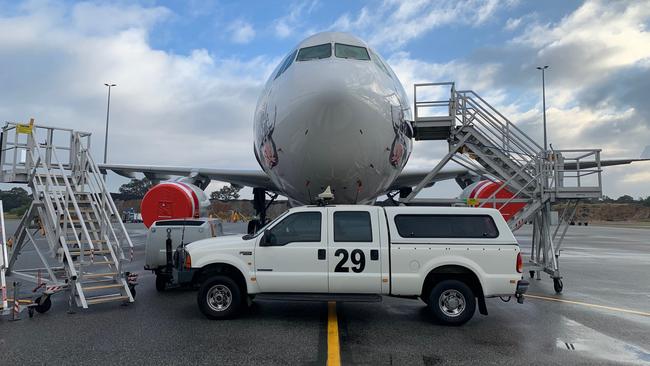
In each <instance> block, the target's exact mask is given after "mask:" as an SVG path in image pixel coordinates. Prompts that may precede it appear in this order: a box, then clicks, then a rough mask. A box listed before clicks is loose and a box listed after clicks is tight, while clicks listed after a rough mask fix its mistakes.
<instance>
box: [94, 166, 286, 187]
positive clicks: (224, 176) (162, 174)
mask: <svg viewBox="0 0 650 366" xmlns="http://www.w3.org/2000/svg"><path fill="white" fill-rule="evenodd" d="M99 170H101V171H102V173H103V172H105V171H107V170H111V171H113V172H115V173H116V174H118V175H121V176H123V177H127V178H135V173H143V174H144V175H145V176H146V177H147V178H149V179H151V180H165V179H170V178H171V177H172V176H181V177H182V176H190V175H192V174H200V175H203V176H206V177H208V178H210V179H212V180H216V181H219V182H227V183H231V184H235V185H238V186H246V187H253V188H264V189H266V190H267V191H272V192H277V191H278V187H276V186H275V184H273V182H271V179H269V176H268V175H266V173H264V172H263V171H261V170H238V169H211V168H191V167H177V166H155V165H131V164H99Z"/></svg>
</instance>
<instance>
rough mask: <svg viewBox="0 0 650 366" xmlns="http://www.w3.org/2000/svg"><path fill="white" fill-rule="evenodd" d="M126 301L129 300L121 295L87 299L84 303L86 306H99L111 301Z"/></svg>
mask: <svg viewBox="0 0 650 366" xmlns="http://www.w3.org/2000/svg"><path fill="white" fill-rule="evenodd" d="M128 299H129V297H128V296H124V295H122V294H114V295H110V296H97V297H87V298H86V303H87V304H88V305H94V304H101V303H104V302H111V301H126V300H128Z"/></svg>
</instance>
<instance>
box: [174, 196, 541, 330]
mask: <svg viewBox="0 0 650 366" xmlns="http://www.w3.org/2000/svg"><path fill="white" fill-rule="evenodd" d="M177 266H178V267H179V268H183V269H184V270H186V271H190V272H191V273H192V278H193V281H194V282H199V283H200V284H201V287H200V290H199V293H198V295H197V301H198V306H199V308H200V310H201V311H202V312H203V314H205V315H206V316H207V317H208V318H211V319H222V318H231V317H233V316H235V315H237V313H238V312H239V311H240V310H242V308H243V307H244V305H245V304H247V302H248V300H249V298H253V297H255V298H256V299H273V300H307V301H320V300H337V301H380V300H381V295H388V296H397V297H406V298H413V299H417V298H420V299H422V300H423V301H424V302H425V303H427V304H428V306H429V308H430V310H431V313H432V314H433V316H434V317H435V318H436V319H437V320H438V321H439V322H441V323H443V324H448V325H460V324H463V323H465V322H466V321H468V320H469V319H470V318H471V317H472V316H473V314H474V311H475V308H476V305H477V304H478V307H479V311H480V312H481V313H482V314H487V308H486V305H485V298H486V297H496V296H501V297H511V296H514V297H516V298H517V300H518V302H523V294H524V293H525V292H526V290H527V287H528V282H527V281H524V280H523V279H522V275H521V272H522V258H521V253H520V250H519V246H518V244H517V241H516V239H515V238H514V236H513V235H512V232H511V231H510V229H509V228H508V225H507V224H506V222H505V220H504V219H503V217H502V215H501V214H500V213H499V211H497V210H494V209H482V208H481V209H479V208H460V207H405V206H401V207H378V206H364V205H337V206H303V207H297V208H292V209H290V210H288V211H287V212H285V213H284V214H282V215H281V216H279V217H278V218H276V219H275V220H274V221H272V222H270V223H269V224H268V225H266V226H265V227H263V228H262V229H261V230H260V231H259V232H258V233H257V234H254V235H244V236H243V237H237V236H226V237H222V238H212V239H206V240H201V241H198V242H195V243H192V244H189V245H187V246H185V248H184V249H183V250H182V252H181V253H179V256H178V261H177Z"/></svg>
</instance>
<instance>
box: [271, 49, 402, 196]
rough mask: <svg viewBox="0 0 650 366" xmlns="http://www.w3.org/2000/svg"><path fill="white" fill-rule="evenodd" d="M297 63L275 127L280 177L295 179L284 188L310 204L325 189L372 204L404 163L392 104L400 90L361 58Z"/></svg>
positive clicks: (285, 85)
mask: <svg viewBox="0 0 650 366" xmlns="http://www.w3.org/2000/svg"><path fill="white" fill-rule="evenodd" d="M296 66H297V67H296V69H295V71H294V72H293V73H292V74H291V75H290V78H289V79H288V80H286V81H284V82H285V84H284V85H283V86H282V89H283V90H289V92H287V94H286V95H285V96H284V100H283V101H282V102H279V103H283V104H284V105H286V106H287V107H286V108H283V110H284V112H285V113H286V114H282V113H279V114H278V116H277V121H278V122H277V124H276V129H280V128H281V129H282V131H283V132H282V134H275V136H277V139H276V141H275V143H276V145H277V146H278V148H279V164H278V166H277V167H276V168H277V174H278V175H280V176H281V175H283V174H284V175H285V177H284V178H286V179H284V180H283V182H284V183H285V184H289V182H292V183H293V184H294V186H292V187H284V188H285V189H286V190H293V191H295V192H296V193H300V194H302V195H303V197H304V202H310V201H312V200H313V198H314V197H315V196H316V195H317V194H318V193H321V192H322V191H323V190H324V189H325V188H326V187H327V186H331V188H332V190H333V193H334V196H335V198H334V202H335V203H338V202H348V203H350V202H356V203H363V202H368V200H369V199H372V198H374V197H375V196H376V195H378V194H381V193H383V190H384V189H385V188H386V186H387V184H389V183H390V182H392V180H394V178H395V177H396V176H397V174H399V171H400V170H401V168H402V167H403V166H399V165H397V166H393V165H392V164H391V157H390V155H391V150H394V147H393V145H395V139H396V133H397V132H396V130H395V128H394V123H393V119H394V118H393V117H394V115H395V114H394V113H393V112H394V110H393V107H392V104H396V105H397V106H398V108H399V100H397V101H395V100H393V99H391V98H392V96H391V94H392V95H393V96H394V94H395V92H394V90H392V89H391V88H390V87H386V86H384V85H381V83H380V82H379V80H378V78H377V75H376V74H375V73H373V69H371V68H369V67H368V65H367V64H366V63H365V62H363V61H350V62H347V61H336V62H321V61H314V62H304V64H298V65H296ZM408 143H409V145H408V147H407V148H406V149H402V153H403V154H407V151H410V140H409V141H408ZM400 146H401V145H400ZM397 150H399V149H397ZM285 157H286V158H285ZM289 160H290V161H289ZM289 175H294V176H295V177H293V178H295V179H290V178H292V177H289ZM387 182H388V183H387Z"/></svg>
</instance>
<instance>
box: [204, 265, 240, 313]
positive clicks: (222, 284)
mask: <svg viewBox="0 0 650 366" xmlns="http://www.w3.org/2000/svg"><path fill="white" fill-rule="evenodd" d="M197 303H198V305H199V309H200V310H201V312H202V313H203V315H205V316H206V317H207V318H209V319H213V320H218V319H230V318H233V317H235V316H236V315H237V314H238V313H239V311H240V310H241V304H242V296H241V290H240V288H239V285H237V283H236V282H235V281H234V280H233V279H232V278H230V277H227V276H220V275H217V276H212V277H208V278H207V279H206V280H205V281H203V283H202V284H201V288H200V289H199V293H198V295H197Z"/></svg>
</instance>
